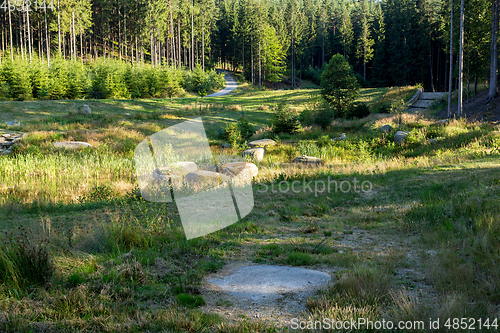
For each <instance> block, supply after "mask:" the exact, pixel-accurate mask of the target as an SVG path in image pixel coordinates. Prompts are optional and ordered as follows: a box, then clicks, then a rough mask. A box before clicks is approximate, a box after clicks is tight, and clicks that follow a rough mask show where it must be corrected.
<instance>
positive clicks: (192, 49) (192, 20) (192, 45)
mask: <svg viewBox="0 0 500 333" xmlns="http://www.w3.org/2000/svg"><path fill="white" fill-rule="evenodd" d="M191 70H194V0H192V2H191Z"/></svg>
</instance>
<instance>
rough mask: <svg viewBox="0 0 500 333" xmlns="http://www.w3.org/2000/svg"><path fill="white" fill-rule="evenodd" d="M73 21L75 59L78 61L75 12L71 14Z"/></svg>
mask: <svg viewBox="0 0 500 333" xmlns="http://www.w3.org/2000/svg"><path fill="white" fill-rule="evenodd" d="M71 19H72V24H73V59H74V60H75V61H76V59H77V57H78V55H77V51H76V30H75V12H71Z"/></svg>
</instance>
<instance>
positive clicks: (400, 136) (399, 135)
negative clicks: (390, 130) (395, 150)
mask: <svg viewBox="0 0 500 333" xmlns="http://www.w3.org/2000/svg"><path fill="white" fill-rule="evenodd" d="M408 134H410V132H406V131H397V132H396V135H394V143H396V144H400V143H402V142H403V141H404V140H405V139H406V137H407V136H408Z"/></svg>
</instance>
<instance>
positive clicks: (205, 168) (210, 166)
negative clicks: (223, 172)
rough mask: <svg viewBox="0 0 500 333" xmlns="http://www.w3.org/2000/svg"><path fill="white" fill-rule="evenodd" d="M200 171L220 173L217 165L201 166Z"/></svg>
mask: <svg viewBox="0 0 500 333" xmlns="http://www.w3.org/2000/svg"><path fill="white" fill-rule="evenodd" d="M200 169H201V170H205V171H212V172H220V170H219V166H218V165H217V164H203V165H201V166H200Z"/></svg>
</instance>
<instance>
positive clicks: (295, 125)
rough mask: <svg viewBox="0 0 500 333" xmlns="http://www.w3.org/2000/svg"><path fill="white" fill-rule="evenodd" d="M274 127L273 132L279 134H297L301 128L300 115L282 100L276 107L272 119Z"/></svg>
mask: <svg viewBox="0 0 500 333" xmlns="http://www.w3.org/2000/svg"><path fill="white" fill-rule="evenodd" d="M272 127H273V132H274V133H277V134H278V133H287V134H295V133H297V132H299V131H300V130H301V126H300V122H299V117H298V115H296V114H295V113H293V112H292V111H291V110H290V107H289V106H288V105H287V104H286V103H285V102H281V103H280V104H279V105H278V107H277V108H276V110H275V112H274V115H273V119H272Z"/></svg>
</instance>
